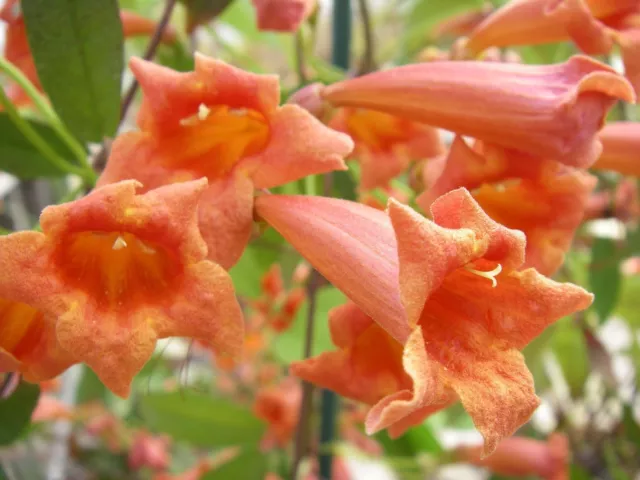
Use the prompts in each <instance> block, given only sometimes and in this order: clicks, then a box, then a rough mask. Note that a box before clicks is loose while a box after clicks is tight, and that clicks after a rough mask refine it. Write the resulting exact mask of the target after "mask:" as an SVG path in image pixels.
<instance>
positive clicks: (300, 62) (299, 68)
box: [294, 27, 309, 85]
mask: <svg viewBox="0 0 640 480" xmlns="http://www.w3.org/2000/svg"><path fill="white" fill-rule="evenodd" d="M294 42H295V47H296V48H295V58H296V73H297V74H298V83H299V84H300V85H305V84H306V83H307V82H308V81H309V79H308V78H307V72H306V68H307V67H306V64H305V63H306V62H305V58H304V37H303V36H302V27H301V28H299V29H298V31H297V32H296V34H295V35H294Z"/></svg>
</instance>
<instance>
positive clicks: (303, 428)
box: [291, 270, 321, 480]
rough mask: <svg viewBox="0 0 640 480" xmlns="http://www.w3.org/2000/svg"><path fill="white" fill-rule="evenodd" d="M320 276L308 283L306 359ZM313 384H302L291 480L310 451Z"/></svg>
mask: <svg viewBox="0 0 640 480" xmlns="http://www.w3.org/2000/svg"><path fill="white" fill-rule="evenodd" d="M320 280H321V277H320V274H319V273H318V272H317V271H316V270H313V271H312V272H311V275H310V276H309V281H308V283H307V297H308V299H309V306H308V310H307V331H306V333H305V341H304V358H309V357H310V356H311V355H312V349H313V331H314V325H315V314H316V300H317V298H316V294H317V292H318V288H319V286H320V284H321V281H320ZM313 390H314V388H313V384H311V383H308V382H304V383H303V384H302V401H301V402H300V416H299V417H298V427H297V428H296V435H295V443H294V446H293V463H292V466H291V480H295V478H296V476H297V475H298V467H299V466H300V461H301V460H302V459H303V457H304V456H305V455H306V453H307V451H308V449H309V420H310V418H311V410H312V407H313Z"/></svg>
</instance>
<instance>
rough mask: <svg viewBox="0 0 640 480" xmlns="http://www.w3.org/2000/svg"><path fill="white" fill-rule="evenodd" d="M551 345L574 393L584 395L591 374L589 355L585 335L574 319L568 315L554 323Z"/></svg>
mask: <svg viewBox="0 0 640 480" xmlns="http://www.w3.org/2000/svg"><path fill="white" fill-rule="evenodd" d="M553 328H554V330H553V335H552V337H551V342H550V343H551V347H552V349H553V352H554V353H555V354H556V358H557V359H558V362H559V363H560V366H561V367H562V372H563V373H564V376H565V379H566V380H567V383H568V384H569V387H570V388H571V392H572V393H573V394H574V395H577V396H581V395H582V393H583V392H582V387H583V385H584V382H585V381H586V379H587V376H588V375H589V355H588V352H587V346H586V343H585V339H584V335H583V334H582V331H581V330H580V328H579V327H578V326H577V325H576V324H575V323H574V322H573V319H571V318H569V317H566V318H563V319H560V320H558V321H557V322H556V324H555V325H554V327H553Z"/></svg>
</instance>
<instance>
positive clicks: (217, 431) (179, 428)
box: [140, 391, 265, 447]
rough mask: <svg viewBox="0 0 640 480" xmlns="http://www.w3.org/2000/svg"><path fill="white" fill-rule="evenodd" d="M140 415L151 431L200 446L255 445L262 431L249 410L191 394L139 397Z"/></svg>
mask: <svg viewBox="0 0 640 480" xmlns="http://www.w3.org/2000/svg"><path fill="white" fill-rule="evenodd" d="M140 414H141V416H142V418H143V419H144V420H145V422H146V425H148V427H149V428H151V429H152V430H155V431H157V432H162V433H167V434H169V435H171V436H172V437H173V438H174V440H177V441H180V440H182V441H185V442H189V443H191V444H193V445H195V446H200V447H221V446H226V445H256V444H258V442H259V441H260V438H261V437H262V434H263V433H264V430H265V426H264V424H263V423H262V422H261V421H260V420H258V419H257V418H256V417H255V415H253V414H252V413H251V411H250V410H249V409H248V408H245V407H243V406H241V405H238V404H237V403H234V402H232V401H230V400H224V399H220V398H214V397H210V396H207V395H203V394H198V393H195V392H190V391H183V392H172V393H154V394H150V395H147V396H145V397H142V398H141V399H140Z"/></svg>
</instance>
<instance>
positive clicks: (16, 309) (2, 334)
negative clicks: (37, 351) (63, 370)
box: [0, 298, 44, 360]
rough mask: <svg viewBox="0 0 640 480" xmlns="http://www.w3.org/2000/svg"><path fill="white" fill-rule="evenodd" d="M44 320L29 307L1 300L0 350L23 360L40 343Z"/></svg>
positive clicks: (40, 313)
mask: <svg viewBox="0 0 640 480" xmlns="http://www.w3.org/2000/svg"><path fill="white" fill-rule="evenodd" d="M43 318H44V316H43V314H42V312H40V311H39V310H36V309H35V308H33V307H30V306H29V305H26V304H24V303H20V302H13V301H11V300H7V299H4V298H0V349H3V350H5V351H6V352H9V353H10V354H11V355H13V356H14V357H16V358H17V359H18V360H21V359H22V358H23V357H24V355H27V354H29V353H30V352H31V351H32V350H33V348H34V347H35V346H36V345H37V344H38V343H39V342H40V338H41V336H42V332H43V331H44V327H43V323H44V321H43Z"/></svg>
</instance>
